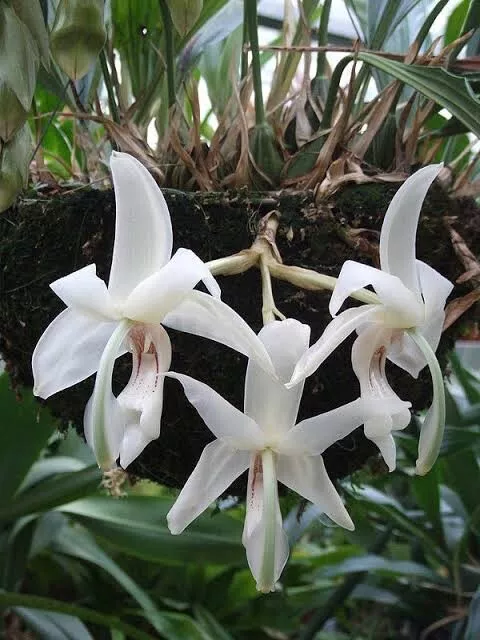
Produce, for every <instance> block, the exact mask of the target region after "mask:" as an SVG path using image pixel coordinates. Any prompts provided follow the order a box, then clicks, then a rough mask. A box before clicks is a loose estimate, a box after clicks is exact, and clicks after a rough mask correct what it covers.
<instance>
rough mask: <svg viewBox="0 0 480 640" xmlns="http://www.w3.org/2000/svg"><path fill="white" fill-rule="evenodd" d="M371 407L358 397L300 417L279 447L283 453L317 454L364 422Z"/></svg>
mask: <svg viewBox="0 0 480 640" xmlns="http://www.w3.org/2000/svg"><path fill="white" fill-rule="evenodd" d="M372 410H378V408H376V406H375V405H374V404H371V403H369V402H365V401H364V400H362V399H360V398H358V399H357V400H354V401H353V402H349V403H348V404H344V405H342V406H341V407H338V408H337V409H332V411H327V412H326V413H322V414H320V415H318V416H314V417H313V418H307V420H302V422H299V423H298V424H297V425H295V427H293V429H291V430H290V431H289V432H288V433H287V435H286V437H285V439H284V440H283V441H282V442H281V443H280V445H279V447H278V450H279V452H280V453H282V454H286V455H294V456H297V455H300V456H301V455H303V454H309V455H313V456H317V455H319V454H320V453H323V452H324V451H325V449H328V447H330V446H331V445H332V444H334V443H335V442H337V441H338V440H341V439H342V438H345V437H346V436H348V434H349V433H351V432H352V431H353V430H354V429H356V428H357V427H359V426H360V425H361V424H363V422H364V420H365V419H366V418H367V417H368V416H369V415H371V412H372Z"/></svg>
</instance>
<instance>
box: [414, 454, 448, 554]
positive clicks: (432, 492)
mask: <svg viewBox="0 0 480 640" xmlns="http://www.w3.org/2000/svg"><path fill="white" fill-rule="evenodd" d="M439 482H440V478H439V473H438V465H434V466H433V468H432V469H431V470H430V471H429V473H427V474H426V475H424V476H415V477H414V478H413V483H412V490H413V495H414V496H415V498H416V499H417V502H418V505H419V506H420V507H421V508H422V509H423V510H424V511H425V513H426V514H427V517H428V518H429V520H430V522H431V523H432V527H433V531H434V533H435V536H436V537H437V540H438V542H439V543H440V544H441V543H442V520H441V517H440V489H439Z"/></svg>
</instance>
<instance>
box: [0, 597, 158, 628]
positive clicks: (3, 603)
mask: <svg viewBox="0 0 480 640" xmlns="http://www.w3.org/2000/svg"><path fill="white" fill-rule="evenodd" d="M4 607H28V608H31V609H40V610H41V611H54V612H56V613H64V614H66V615H68V616H75V617H76V618H80V619H81V620H86V621H87V622H92V623H93V624H99V625H101V626H102V627H107V628H114V629H118V630H119V631H122V632H123V633H125V635H126V636H127V637H128V638H133V640H155V638H154V637H153V636H151V635H150V634H148V633H145V632H144V631H140V629H138V628H137V627H134V626H132V625H130V624H127V623H126V622H122V621H121V620H120V619H119V618H117V617H116V616H111V615H108V614H104V613H98V612H97V611H93V610H91V609H87V608H86V607H79V606H77V605H75V604H69V603H68V602H62V601H61V600H54V599H53V598H43V597H41V596H31V595H27V594H23V593H10V592H5V591H3V592H0V608H4Z"/></svg>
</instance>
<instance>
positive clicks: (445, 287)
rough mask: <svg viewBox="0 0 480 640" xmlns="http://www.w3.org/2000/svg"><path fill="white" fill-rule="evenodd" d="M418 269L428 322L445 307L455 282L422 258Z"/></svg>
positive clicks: (418, 263) (418, 261) (418, 262)
mask: <svg viewBox="0 0 480 640" xmlns="http://www.w3.org/2000/svg"><path fill="white" fill-rule="evenodd" d="M417 271H418V277H419V279H420V290H421V292H422V297H423V300H424V302H425V318H426V320H427V322H428V320H429V318H430V317H431V316H435V315H437V314H438V312H439V311H443V309H444V308H445V303H446V302H447V298H448V296H449V295H450V294H451V293H452V289H453V284H452V283H451V282H450V280H447V278H444V277H443V276H442V275H441V274H440V273H438V271H435V269H433V268H432V267H431V266H430V265H428V264H426V263H425V262H422V261H421V260H417ZM435 348H436V347H435ZM435 348H434V350H435Z"/></svg>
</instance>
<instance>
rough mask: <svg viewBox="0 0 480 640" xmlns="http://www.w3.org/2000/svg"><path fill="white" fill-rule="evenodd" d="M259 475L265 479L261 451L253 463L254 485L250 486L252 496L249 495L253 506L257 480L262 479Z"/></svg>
mask: <svg viewBox="0 0 480 640" xmlns="http://www.w3.org/2000/svg"><path fill="white" fill-rule="evenodd" d="M259 475H260V476H262V479H263V465H262V456H261V455H260V454H259V453H257V454H256V455H255V460H254V463H253V478H252V485H251V488H250V496H249V504H250V506H253V499H254V496H255V486H256V484H257V482H260V479H259V477H258V476H259Z"/></svg>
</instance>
